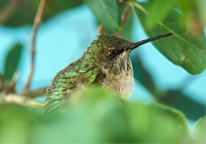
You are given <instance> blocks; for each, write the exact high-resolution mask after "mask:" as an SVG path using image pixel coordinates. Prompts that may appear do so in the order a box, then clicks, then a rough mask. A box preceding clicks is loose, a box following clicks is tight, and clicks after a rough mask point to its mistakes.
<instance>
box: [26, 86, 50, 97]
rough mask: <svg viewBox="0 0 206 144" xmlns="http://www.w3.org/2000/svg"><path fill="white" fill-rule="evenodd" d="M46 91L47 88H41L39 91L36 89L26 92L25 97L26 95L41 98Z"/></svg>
mask: <svg viewBox="0 0 206 144" xmlns="http://www.w3.org/2000/svg"><path fill="white" fill-rule="evenodd" d="M46 89H47V87H45V88H39V89H35V90H26V91H25V92H24V93H23V95H26V96H27V97H29V98H35V97H39V96H43V95H44V94H45V93H46Z"/></svg>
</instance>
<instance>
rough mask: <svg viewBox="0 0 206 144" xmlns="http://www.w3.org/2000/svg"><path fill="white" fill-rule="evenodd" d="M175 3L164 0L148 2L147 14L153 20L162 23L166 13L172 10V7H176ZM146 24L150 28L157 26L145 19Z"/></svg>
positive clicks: (174, 1)
mask: <svg viewBox="0 0 206 144" xmlns="http://www.w3.org/2000/svg"><path fill="white" fill-rule="evenodd" d="M176 3H177V1H176V0H166V1H164V2H163V1H162V0H150V1H149V6H148V14H149V15H150V17H152V18H153V19H155V20H158V21H163V20H164V19H165V18H166V16H167V14H168V12H169V11H171V10H172V8H173V6H174V5H176ZM160 7H161V12H160ZM146 23H147V24H148V25H149V26H150V27H153V26H155V25H156V24H157V23H156V22H155V21H153V20H151V19H147V21H146Z"/></svg>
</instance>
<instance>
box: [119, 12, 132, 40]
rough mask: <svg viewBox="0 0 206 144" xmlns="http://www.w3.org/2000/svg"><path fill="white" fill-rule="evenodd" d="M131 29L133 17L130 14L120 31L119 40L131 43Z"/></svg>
mask: <svg viewBox="0 0 206 144" xmlns="http://www.w3.org/2000/svg"><path fill="white" fill-rule="evenodd" d="M132 29H133V15H132V14H130V16H129V18H128V20H127V22H126V24H125V26H124V27H123V29H122V33H121V38H123V39H127V40H129V41H131V40H132Z"/></svg>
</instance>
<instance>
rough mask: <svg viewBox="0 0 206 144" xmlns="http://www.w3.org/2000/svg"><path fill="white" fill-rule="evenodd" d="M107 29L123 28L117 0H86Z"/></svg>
mask: <svg viewBox="0 0 206 144" xmlns="http://www.w3.org/2000/svg"><path fill="white" fill-rule="evenodd" d="M84 2H85V3H86V4H87V5H88V6H89V8H90V9H91V10H92V12H93V13H94V15H95V16H96V17H97V19H98V21H99V22H100V23H101V24H102V25H103V26H104V28H105V29H106V31H108V32H110V33H112V32H115V31H119V30H121V13H120V6H119V4H118V1H117V0H84Z"/></svg>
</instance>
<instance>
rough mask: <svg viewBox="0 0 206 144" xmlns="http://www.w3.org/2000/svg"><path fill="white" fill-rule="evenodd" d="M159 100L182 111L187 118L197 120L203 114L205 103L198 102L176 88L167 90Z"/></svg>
mask: <svg viewBox="0 0 206 144" xmlns="http://www.w3.org/2000/svg"><path fill="white" fill-rule="evenodd" d="M159 101H160V102H162V103H164V104H167V105H169V106H172V107H174V108H176V109H178V110H180V111H182V112H183V113H184V114H185V115H186V116H187V118H190V119H193V120H197V119H199V118H200V117H202V116H204V115H205V108H206V107H205V105H203V104H200V103H198V102H197V101H195V100H193V99H191V98H190V97H189V96H187V95H185V94H183V93H182V92H181V91H178V90H176V91H175V90H168V91H167V92H166V93H165V94H164V95H162V96H161V97H159Z"/></svg>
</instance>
